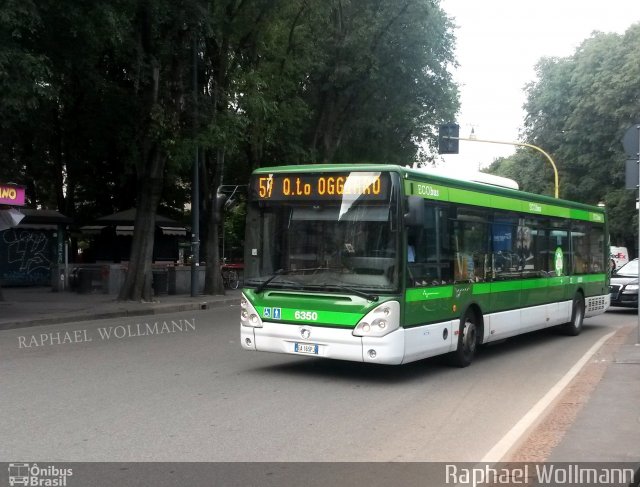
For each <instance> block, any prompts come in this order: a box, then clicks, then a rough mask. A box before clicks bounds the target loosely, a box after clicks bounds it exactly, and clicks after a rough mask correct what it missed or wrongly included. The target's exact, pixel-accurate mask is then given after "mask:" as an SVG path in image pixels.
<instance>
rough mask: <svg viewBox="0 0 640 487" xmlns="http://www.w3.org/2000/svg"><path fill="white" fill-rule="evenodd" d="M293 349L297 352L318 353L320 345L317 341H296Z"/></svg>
mask: <svg viewBox="0 0 640 487" xmlns="http://www.w3.org/2000/svg"><path fill="white" fill-rule="evenodd" d="M293 350H294V351H295V352H297V353H311V354H313V355H318V345H316V344H315V343H297V342H296V343H295V344H294V347H293Z"/></svg>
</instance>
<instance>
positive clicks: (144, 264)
mask: <svg viewBox="0 0 640 487" xmlns="http://www.w3.org/2000/svg"><path fill="white" fill-rule="evenodd" d="M146 162H147V164H145V166H146V167H148V171H143V173H142V174H139V175H138V204H137V207H136V219H135V222H134V227H133V228H134V232H133V242H132V243H131V255H130V257H129V268H128V269H127V275H126V278H125V281H124V284H123V285H122V288H121V289H120V294H119V296H118V299H119V300H121V301H126V300H132V301H140V300H143V301H151V300H152V299H153V293H152V289H151V279H152V272H151V264H152V261H153V242H154V237H155V228H156V210H157V208H158V203H159V202H160V196H161V194H162V183H163V178H162V174H163V169H164V160H163V158H162V156H161V155H160V154H159V153H158V151H157V150H152V151H151V153H150V154H149V156H148V158H147V161H146Z"/></svg>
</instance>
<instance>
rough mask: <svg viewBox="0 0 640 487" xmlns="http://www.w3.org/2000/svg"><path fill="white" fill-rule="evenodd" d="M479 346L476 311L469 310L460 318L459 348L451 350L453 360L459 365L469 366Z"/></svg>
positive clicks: (453, 362) (454, 363)
mask: <svg viewBox="0 0 640 487" xmlns="http://www.w3.org/2000/svg"><path fill="white" fill-rule="evenodd" d="M477 347H478V325H477V318H476V315H475V313H474V312H473V311H472V310H467V312H466V313H465V314H464V316H463V317H462V319H461V320H460V328H459V330H458V348H457V349H456V351H455V352H451V362H452V364H453V365H455V366H457V367H468V366H469V365H471V362H473V359H474V357H475V355H476V349H477Z"/></svg>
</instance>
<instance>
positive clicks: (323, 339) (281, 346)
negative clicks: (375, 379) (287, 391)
mask: <svg viewBox="0 0 640 487" xmlns="http://www.w3.org/2000/svg"><path fill="white" fill-rule="evenodd" d="M352 331H353V330H352V329H343V328H329V327H321V326H309V325H298V324H287V323H272V322H264V323H263V326H262V327H259V328H255V327H251V326H242V325H240V335H241V343H242V348H244V349H245V350H258V351H261V352H276V353H288V354H292V355H301V356H307V357H308V356H312V357H324V358H330V359H338V360H351V361H356V362H370V363H378V364H389V365H396V364H400V363H402V361H403V358H404V329H402V328H400V329H398V330H395V331H393V332H391V333H389V334H388V335H385V336H383V337H358V336H353V334H352Z"/></svg>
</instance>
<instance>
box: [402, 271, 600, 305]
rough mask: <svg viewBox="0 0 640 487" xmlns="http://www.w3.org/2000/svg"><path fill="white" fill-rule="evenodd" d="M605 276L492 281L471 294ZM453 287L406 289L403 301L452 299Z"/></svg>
mask: <svg viewBox="0 0 640 487" xmlns="http://www.w3.org/2000/svg"><path fill="white" fill-rule="evenodd" d="M605 279H606V275H605V274H589V275H584V276H561V277H541V278H537V279H517V280H513V281H492V282H480V283H475V284H473V294H474V295H481V294H490V293H503V292H512V291H520V290H522V291H527V290H530V289H541V288H545V287H552V286H564V285H567V284H581V283H593V282H601V283H603V284H604V282H605ZM453 289H454V288H453V286H437V287H420V288H415V289H407V292H406V294H405V299H406V301H407V302H408V303H411V302H415V301H429V300H432V299H446V298H452V297H453Z"/></svg>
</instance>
